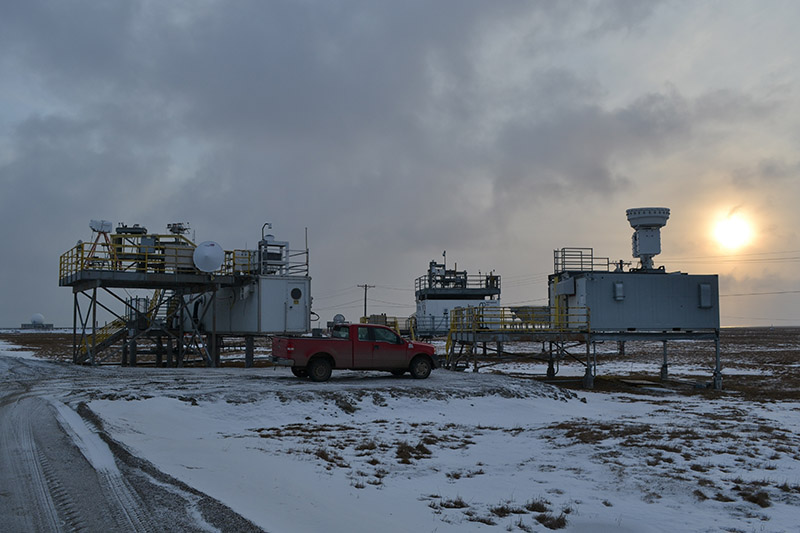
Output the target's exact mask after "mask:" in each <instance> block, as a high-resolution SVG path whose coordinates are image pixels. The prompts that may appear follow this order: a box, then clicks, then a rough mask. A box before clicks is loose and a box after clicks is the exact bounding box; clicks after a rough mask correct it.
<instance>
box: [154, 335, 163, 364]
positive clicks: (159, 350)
mask: <svg viewBox="0 0 800 533" xmlns="http://www.w3.org/2000/svg"><path fill="white" fill-rule="evenodd" d="M163 363H164V342H163V341H162V340H161V336H158V337H156V368H161V366H162V364H163Z"/></svg>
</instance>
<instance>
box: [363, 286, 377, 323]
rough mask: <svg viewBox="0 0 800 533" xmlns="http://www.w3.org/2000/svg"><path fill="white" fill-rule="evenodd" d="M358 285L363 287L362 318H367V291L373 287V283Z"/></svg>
mask: <svg viewBox="0 0 800 533" xmlns="http://www.w3.org/2000/svg"><path fill="white" fill-rule="evenodd" d="M359 287H363V288H364V318H367V291H368V290H369V289H372V288H374V287H375V285H367V284H366V283H365V284H364V285H359Z"/></svg>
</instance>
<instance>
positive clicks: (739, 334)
mask: <svg viewBox="0 0 800 533" xmlns="http://www.w3.org/2000/svg"><path fill="white" fill-rule="evenodd" d="M0 340H3V341H6V342H9V343H12V344H14V345H16V346H19V347H20V349H21V350H25V351H30V352H33V353H35V354H36V355H38V356H39V357H43V358H47V359H52V360H55V361H62V362H69V361H71V359H72V356H71V354H72V347H71V346H72V334H71V333H65V332H41V333H38V332H37V333H20V332H15V331H7V332H0ZM706 344H708V343H705V344H702V345H701V343H696V342H680V341H679V342H673V343H671V344H670V345H669V363H670V365H678V364H685V365H696V366H703V367H706V368H713V346H711V347H709V346H708V345H706ZM269 351H270V344H269V340H268V339H257V341H256V366H264V365H265V364H268V363H267V362H266V361H265V360H264V358H263V356H264V355H266V354H268V353H269ZM720 353H721V359H722V368H723V371H722V374H723V389H724V391H723V393H727V394H738V395H741V396H742V397H743V398H746V399H748V400H755V401H776V400H784V399H800V327H783V328H777V327H776V328H724V329H722V330H721V333H720ZM259 356H261V358H260V359H259ZM658 357H660V356H659V347H658V346H655V347H654V343H637V342H630V343H627V345H626V349H625V353H624V355H620V354H618V353H603V354H599V355H598V375H597V378H596V379H595V390H596V391H599V392H602V391H609V392H619V391H630V392H634V391H636V390H637V385H633V384H631V383H630V381H633V380H642V381H648V382H653V383H657V382H658V379H659V376H658V375H657V374H655V375H652V374H651V375H643V374H635V373H626V374H624V375H622V374H621V373H616V374H613V373H609V372H608V371H607V370H605V369H604V365H606V364H609V363H628V362H632V363H635V362H641V361H642V360H646V361H648V362H653V361H654V360H657V359H658ZM243 359H244V346H243V342H242V343H237V342H236V341H233V342H231V343H229V344H228V345H227V346H225V347H224V348H223V366H231V367H235V366H243ZM146 360H147V359H146V358H145V359H144V360H143V361H142V362H143V363H145V364H146ZM520 360H524V359H520ZM616 366H617V367H619V365H616ZM655 368H657V365H655ZM709 379H710V375H709V374H707V373H706V374H698V375H696V376H681V379H674V380H670V381H669V382H667V383H663V384H660V386H665V387H668V388H670V389H672V390H674V391H676V392H682V393H687V394H718V392H717V391H711V390H709V389H704V388H702V387H698V383H702V382H703V381H704V380H705V381H708V380H709ZM551 382H553V383H555V384H558V385H561V386H563V387H567V388H579V387H580V386H581V384H580V380H576V379H574V378H572V379H567V378H564V379H556V380H552V381H551Z"/></svg>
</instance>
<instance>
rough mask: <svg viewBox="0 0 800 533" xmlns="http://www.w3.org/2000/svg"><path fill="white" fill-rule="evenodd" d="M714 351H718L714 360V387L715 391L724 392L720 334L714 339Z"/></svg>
mask: <svg viewBox="0 0 800 533" xmlns="http://www.w3.org/2000/svg"><path fill="white" fill-rule="evenodd" d="M714 349H715V351H716V356H715V360H714V383H713V387H714V390H722V365H721V363H720V360H719V333H717V337H716V338H715V339H714Z"/></svg>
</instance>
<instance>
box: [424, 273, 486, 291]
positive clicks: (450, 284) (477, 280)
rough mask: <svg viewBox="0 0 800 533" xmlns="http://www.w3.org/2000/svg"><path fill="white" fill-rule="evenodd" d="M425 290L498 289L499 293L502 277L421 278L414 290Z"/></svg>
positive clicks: (481, 275) (483, 275) (476, 275)
mask: <svg viewBox="0 0 800 533" xmlns="http://www.w3.org/2000/svg"><path fill="white" fill-rule="evenodd" d="M424 289H489V290H495V289H496V290H497V292H499V291H500V276H498V275H497V274H473V275H461V274H459V275H458V276H450V275H448V276H444V275H442V276H438V275H436V276H432V275H428V276H421V277H419V278H417V279H416V280H415V281H414V290H415V291H421V290H424Z"/></svg>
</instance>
